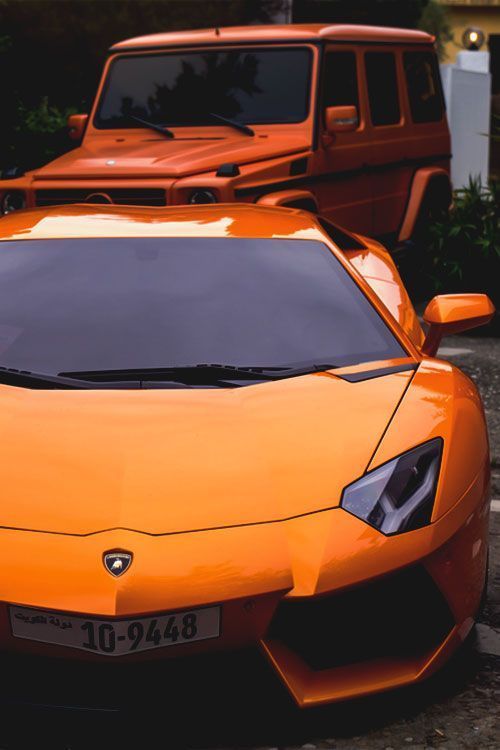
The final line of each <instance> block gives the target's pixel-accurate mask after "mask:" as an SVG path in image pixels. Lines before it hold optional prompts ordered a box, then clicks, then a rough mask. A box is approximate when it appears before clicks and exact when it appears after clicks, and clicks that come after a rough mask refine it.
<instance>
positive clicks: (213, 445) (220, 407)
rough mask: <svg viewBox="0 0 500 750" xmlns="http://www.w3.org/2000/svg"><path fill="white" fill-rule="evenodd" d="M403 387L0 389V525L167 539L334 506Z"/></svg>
mask: <svg viewBox="0 0 500 750" xmlns="http://www.w3.org/2000/svg"><path fill="white" fill-rule="evenodd" d="M412 375H413V373H412V372H400V373H397V374H392V375H386V376H383V377H379V378H375V379H372V380H369V381H365V382H358V383H349V382H347V381H343V380H341V379H340V378H338V377H335V376H333V375H330V374H327V373H320V374H314V375H306V376H303V377H296V378H290V379H287V380H283V381H275V382H271V383H263V384H258V385H253V386H248V387H242V388H235V389H220V390H215V389H188V390H184V389H179V390H177V389H176V390H144V391H120V390H117V391H106V390H100V391H99V390H96V391H36V390H28V389H23V388H13V387H9V386H0V402H1V408H0V440H1V442H2V461H1V464H0V483H1V486H2V491H3V501H2V504H1V506H0V526H1V527H4V528H5V527H7V528H17V529H30V530H33V531H52V532H56V533H64V534H77V535H81V534H91V533H94V532H98V531H102V530H105V529H114V528H122V529H131V530H135V531H141V532H144V533H150V534H168V533H172V532H182V531H190V530H196V529H209V528H220V527H227V526H238V525H244V524H252V523H261V522H265V521H275V520H279V519H284V518H289V517H291V516H297V515H301V514H304V513H310V512H313V511H317V510H321V509H325V508H330V507H335V506H337V505H338V504H339V501H340V497H341V493H342V489H343V488H344V487H345V485H347V484H349V483H350V482H352V481H353V480H355V479H356V478H357V477H358V476H360V475H362V474H363V473H364V472H365V470H366V467H367V466H368V464H369V462H370V459H371V457H372V455H373V452H374V449H375V448H376V446H377V444H378V442H379V440H380V438H381V436H382V434H383V432H384V430H385V427H386V425H387V423H388V421H389V420H390V418H391V417H392V415H393V413H394V411H395V409H396V408H397V405H398V403H399V401H400V399H401V398H402V396H403V394H404V392H405V389H406V387H407V385H408V383H409V382H410V380H411V377H412Z"/></svg>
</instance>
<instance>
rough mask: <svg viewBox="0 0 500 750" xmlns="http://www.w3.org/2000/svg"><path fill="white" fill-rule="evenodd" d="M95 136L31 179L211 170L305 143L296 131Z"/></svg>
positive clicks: (130, 176) (299, 148)
mask: <svg viewBox="0 0 500 750" xmlns="http://www.w3.org/2000/svg"><path fill="white" fill-rule="evenodd" d="M122 140H123V142H118V141H117V139H116V138H113V139H111V138H109V137H108V136H106V137H96V138H93V139H89V140H88V143H84V144H83V145H82V146H80V147H79V148H76V149H74V150H73V151H69V152H68V153H67V154H64V155H63V156H61V157H59V158H58V159H56V160H55V161H53V162H51V163H50V164H47V165H46V166H44V167H41V168H40V169H38V170H36V171H35V172H34V174H33V177H34V179H35V180H42V179H43V180H59V179H72V180H78V179H82V180H83V179H100V180H111V179H116V178H118V179H120V178H122V179H123V178H127V179H136V178H137V179H139V178H155V179H156V178H161V177H182V176H185V175H191V174H197V173H200V172H210V171H213V170H216V169H218V167H220V165H221V164H224V163H227V162H236V163H237V164H240V165H241V164H247V163H250V162H255V161H260V160H262V159H272V158H275V157H278V156H282V155H286V154H294V153H300V152H302V151H305V150H307V149H308V148H309V146H310V143H309V141H308V139H307V138H306V137H305V136H304V135H301V134H294V133H282V132H280V133H279V134H278V133H277V134H275V135H265V134H264V135H259V136H256V137H254V138H250V137H249V136H247V135H242V134H239V133H235V134H234V135H233V134H232V133H231V134H230V135H229V136H227V137H218V138H208V137H207V138H199V137H197V138H181V137H178V138H175V139H167V138H164V137H163V136H160V137H156V136H155V135H154V133H152V134H151V136H146V137H144V138H141V139H140V140H139V139H132V138H131V139H122Z"/></svg>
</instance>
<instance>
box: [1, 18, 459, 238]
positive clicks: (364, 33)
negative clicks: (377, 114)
mask: <svg viewBox="0 0 500 750" xmlns="http://www.w3.org/2000/svg"><path fill="white" fill-rule="evenodd" d="M242 45H249V46H250V47H251V48H252V49H255V48H258V49H269V48H270V47H277V46H279V47H280V48H283V46H284V45H286V47H287V48H297V47H300V48H305V49H308V50H309V52H310V55H311V60H312V66H311V77H310V86H309V96H308V106H307V114H306V116H305V118H304V120H303V121H302V122H296V123H269V124H265V123H264V124H263V123H260V124H259V123H257V124H252V123H251V124H252V127H253V129H254V131H255V137H253V138H250V137H248V135H245V134H242V133H241V132H240V133H239V132H237V131H235V130H232V129H231V128H228V127H227V126H224V125H218V124H216V125H210V126H203V127H199V126H182V127H172V131H173V132H174V134H175V136H176V137H175V138H174V139H171V140H168V141H166V140H165V138H164V137H163V136H162V135H160V134H155V133H153V132H151V130H148V129H144V128H143V127H140V126H134V127H130V128H125V129H124V128H121V129H100V128H98V127H96V125H95V113H96V111H97V106H98V103H99V101H100V97H101V94H102V93H103V91H104V90H105V87H106V85H107V77H108V73H109V71H110V69H111V66H112V65H113V64H114V62H115V61H116V60H117V59H119V58H123V57H127V56H128V57H130V56H133V55H137V54H141V55H155V54H158V53H159V52H165V53H168V52H175V51H179V50H187V51H189V52H193V51H203V50H214V49H217V48H220V49H222V50H232V49H241V48H242ZM412 50H413V51H415V50H423V51H427V52H430V53H431V54H434V37H432V36H430V35H428V34H426V33H424V32H422V31H412V30H407V29H393V28H383V27H369V26H354V25H342V24H339V25H325V24H309V25H300V24H298V25H293V24H292V25H283V26H281V25H273V26H249V27H234V28H220V29H217V30H215V29H205V30H195V31H186V32H177V31H176V32H170V33H161V34H152V35H149V36H146V37H138V38H136V39H129V40H125V41H123V42H120V43H118V44H115V45H114V46H113V47H112V48H111V50H110V54H109V58H108V60H107V62H106V64H105V67H104V71H103V75H102V80H101V83H100V85H99V87H98V90H97V92H96V99H95V102H94V105H93V107H92V109H91V112H90V114H89V115H88V116H87V115H72V116H71V118H70V120H69V123H68V124H69V131H70V136H71V137H72V138H75V139H76V138H77V137H82V139H83V140H82V142H81V144H80V145H79V147H78V148H76V149H74V150H72V151H69V152H68V153H66V154H64V155H63V156H61V157H59V158H58V159H56V160H55V161H53V162H51V163H49V164H47V165H45V166H43V167H41V168H39V169H36V170H34V171H31V172H28V173H27V174H25V175H24V176H22V177H19V178H16V179H13V180H2V181H0V202H1V200H2V198H3V196H5V195H6V193H7V192H9V191H12V190H19V191H22V193H23V194H24V195H25V197H26V201H27V207H28V208H33V207H35V206H36V205H46V201H47V200H48V201H49V202H50V201H52V202H55V201H56V200H60V201H61V202H63V203H66V202H77V201H78V200H90V201H91V200H92V199H91V198H90V196H92V195H94V194H95V193H98V194H100V195H101V196H102V195H105V196H108V198H109V200H110V202H113V201H114V200H115V199H116V200H118V198H114V197H113V191H114V190H116V189H122V190H126V191H128V195H129V196H131V197H130V198H129V200H130V201H131V202H132V203H137V202H139V203H140V202H141V200H142V199H141V197H140V191H141V190H142V189H157V190H159V191H160V195H161V196H163V197H161V198H160V199H159V200H164V201H165V204H167V205H169V206H170V205H182V204H188V203H189V202H190V200H191V198H192V196H193V193H194V192H195V191H196V190H197V189H200V188H203V189H209V190H211V191H212V192H213V193H214V195H215V197H216V199H217V201H219V202H226V203H227V202H234V201H239V202H245V203H254V202H258V201H259V200H260V199H262V197H263V196H265V197H266V198H269V199H270V200H271V201H272V200H273V196H278V197H275V200H274V203H275V205H276V204H281V205H283V203H284V196H283V191H290V192H291V193H293V191H295V190H297V189H299V190H304V191H307V193H308V194H310V195H312V196H313V197H314V201H315V203H316V204H317V206H318V209H319V212H320V213H321V214H323V215H325V216H327V217H328V218H330V219H331V220H333V221H336V222H338V223H339V224H341V225H342V226H345V227H348V228H349V229H351V230H352V231H357V232H362V233H363V234H368V235H370V236H379V235H380V236H382V235H384V236H388V235H392V236H393V237H394V238H395V239H397V240H399V241H402V240H404V239H409V238H410V237H411V234H412V232H413V228H414V226H415V222H416V218H417V217H418V215H419V211H420V209H421V206H422V205H423V201H424V199H425V195H426V191H427V188H428V186H429V184H430V182H431V181H432V179H433V178H434V177H440V178H441V179H442V180H443V179H444V183H442V184H443V185H444V187H443V189H445V191H446V185H448V191H449V161H450V136H449V130H448V125H447V121H446V116H445V114H444V113H443V115H442V117H441V119H440V120H439V121H437V122H428V123H415V122H413V120H412V115H411V111H410V106H409V99H408V91H407V88H406V83H405V72H404V64H403V54H404V53H405V52H408V51H412ZM373 51H379V52H393V53H394V55H395V59H396V68H397V77H398V83H397V90H398V96H399V100H400V109H401V119H400V121H399V122H398V123H395V124H393V125H389V126H383V127H377V126H374V125H373V124H372V122H371V115H370V111H371V108H370V101H369V97H368V91H367V83H366V63H365V55H366V54H367V53H369V52H373ZM336 52H344V53H346V52H347V53H352V55H353V56H354V57H355V59H356V65H357V70H358V80H357V83H358V89H359V91H358V94H359V95H358V106H357V107H354V105H351V106H350V107H347V110H348V118H347V119H349V118H351V119H352V117H353V109H354V110H355V112H354V115H355V120H356V122H357V126H355V127H354V128H353V127H352V126H350V125H349V126H345V127H344V126H341V130H340V132H339V128H338V127H334V130H335V131H337V132H333V131H332V132H330V131H331V129H330V131H329V126H328V123H327V120H328V114H327V110H328V109H329V107H328V106H327V102H326V100H325V101H324V99H325V97H326V91H324V90H323V88H324V87H323V86H322V83H321V81H322V78H323V72H322V59H323V58H326V57H327V56H328V55H330V54H333V53H336ZM336 109H339V108H338V107H337V108H336ZM340 109H341V110H342V109H344V110H345V109H346V108H345V107H344V108H342V107H341V108H340ZM347 110H346V111H347ZM222 164H234V165H236V166H237V167H238V170H237V172H235V174H234V175H233V176H222V175H219V174H218V169H219V167H220V166H221V165H222ZM51 190H52V191H53V190H56V191H57V192H58V195H59V198H51V197H50V194H48V193H47V191H51ZM72 191H73V192H72ZM74 191H77V194H75V192H74ZM138 191H139V192H138ZM278 194H279V195H278ZM47 196H48V197H47ZM295 200H296V198H295V197H294V195H293V194H292V195H291V196H289V205H293V203H294V201H295ZM307 207H308V209H309V206H307Z"/></svg>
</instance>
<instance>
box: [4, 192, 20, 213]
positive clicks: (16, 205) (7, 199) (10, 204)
mask: <svg viewBox="0 0 500 750" xmlns="http://www.w3.org/2000/svg"><path fill="white" fill-rule="evenodd" d="M1 208H2V213H3V214H10V213H12V211H19V209H20V208H26V196H25V194H24V193H23V192H21V190H11V191H10V192H8V193H5V195H4V196H3V198H2V202H1Z"/></svg>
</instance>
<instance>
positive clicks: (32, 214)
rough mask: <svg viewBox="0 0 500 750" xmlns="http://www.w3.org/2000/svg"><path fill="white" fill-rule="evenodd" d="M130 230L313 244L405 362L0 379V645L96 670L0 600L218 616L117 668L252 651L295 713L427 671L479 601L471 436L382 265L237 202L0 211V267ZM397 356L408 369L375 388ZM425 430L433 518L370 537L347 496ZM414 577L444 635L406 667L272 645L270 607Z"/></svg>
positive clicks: (479, 520)
mask: <svg viewBox="0 0 500 750" xmlns="http://www.w3.org/2000/svg"><path fill="white" fill-rule="evenodd" d="M130 236H133V237H151V236H155V237H162V236H164V237H172V236H183V237H186V236H196V237H221V238H223V237H263V238H265V237H286V238H289V239H303V238H307V239H314V240H318V241H321V242H323V243H325V244H326V245H327V246H328V247H329V249H330V251H331V252H332V253H333V254H334V255H335V257H336V258H337V259H338V262H339V263H341V264H342V265H343V266H344V267H345V268H346V270H347V271H348V273H350V275H351V276H352V277H353V279H354V280H355V281H356V283H357V284H358V285H359V287H360V288H361V290H362V291H363V293H364V294H365V295H366V296H367V297H368V298H369V300H370V301H371V303H372V304H373V305H374V307H375V308H376V309H377V310H378V312H379V314H380V315H381V316H382V317H383V318H384V320H385V321H386V323H387V325H388V326H389V328H390V329H391V330H392V331H393V333H394V335H395V336H396V337H397V338H398V339H399V340H400V342H401V344H402V346H403V348H404V349H405V350H406V352H407V356H406V357H403V358H401V359H399V360H389V361H381V362H370V363H369V366H368V369H369V370H370V372H371V373H372V375H373V371H375V373H376V371H377V370H380V375H379V376H378V377H372V379H368V380H364V381H360V382H348V381H345V380H343V379H342V376H343V375H346V374H353V373H356V372H357V373H359V372H362V371H366V370H367V364H366V363H362V362H360V363H358V364H357V365H353V366H352V367H346V368H342V369H338V370H332V371H329V372H324V373H315V374H310V375H304V376H299V377H295V378H289V379H286V380H280V381H275V382H269V383H260V384H256V385H252V386H248V387H244V388H239V389H232V390H229V389H214V390H196V389H191V390H186V391H184V390H154V391H147V390H144V391H141V390H130V391H126V390H116V391H113V390H109V391H108V390H106V391H103V390H101V391H99V390H88V391H87V390H85V391H57V390H52V391H43V390H40V391H35V390H28V389H24V388H17V387H12V386H6V385H0V435H1V436H2V437H3V440H2V446H3V449H2V451H3V452H2V455H3V461H2V465H1V467H0V477H1V480H2V487H3V492H4V497H5V498H7V499H8V500H6V501H4V502H3V503H2V507H1V509H0V570H2V575H1V576H0V602H1V604H0V643H1V646H2V648H4V649H7V650H10V651H14V652H20V653H28V654H46V655H49V656H50V655H52V656H59V657H64V658H66V659H75V660H77V659H87V660H91V661H99V660H101V661H102V659H103V658H105V657H103V656H98V655H92V654H87V653H84V652H81V651H76V650H73V649H70V648H67V647H66V648H65V647H56V646H50V645H46V644H41V643H35V642H30V641H27V640H20V639H17V638H14V637H13V636H12V634H11V631H10V627H9V623H8V605H9V604H18V605H24V606H32V607H36V608H44V609H49V610H55V611H58V612H64V613H73V614H76V615H78V614H79V615H82V616H100V617H105V618H107V619H109V620H110V621H112V620H113V618H119V617H127V616H130V617H134V616H137V615H145V614H155V613H160V612H168V611H175V610H178V609H186V608H191V607H195V606H203V605H208V604H215V603H216V604H221V605H222V608H223V622H224V628H223V632H222V635H221V637H220V638H218V639H214V640H210V641H206V642H200V643H193V644H184V645H181V646H178V647H173V648H167V649H160V650H157V651H152V652H146V653H145V654H132V655H128V656H123V657H116V659H118V660H119V661H121V662H123V663H128V662H134V661H138V660H142V659H158V658H160V657H161V658H165V659H170V658H181V657H183V656H185V655H196V654H201V653H207V652H210V651H214V652H216V651H220V650H229V651H231V650H232V649H235V648H239V647H241V646H250V645H259V646H260V648H261V649H262V651H263V653H264V654H265V655H266V657H267V658H268V659H269V661H270V663H271V664H272V665H273V667H274V668H275V669H276V671H277V673H278V674H279V675H280V676H281V678H282V680H283V682H284V683H285V684H286V686H287V687H288V689H289V690H290V692H291V694H292V695H293V697H294V698H295V700H296V702H297V703H298V705H300V706H304V707H305V706H313V705H318V704H322V703H327V702H330V701H333V700H342V699H347V698H351V697H354V696H360V695H365V694H369V693H373V692H378V691H381V690H388V689H391V688H395V687H398V686H400V685H404V684H408V683H412V682H416V681H419V680H421V679H423V678H425V677H427V676H428V675H430V674H431V673H432V672H433V671H434V670H435V669H437V668H438V667H439V666H440V665H441V664H443V663H444V661H445V660H446V659H447V658H448V657H449V656H450V655H451V654H452V653H453V651H454V650H455V649H456V648H458V646H459V645H460V644H461V643H462V642H463V640H464V639H465V638H466V636H467V634H468V632H469V631H470V629H471V627H472V625H473V622H474V617H475V614H476V611H477V608H478V606H479V601H480V597H481V592H482V587H483V583H484V575H485V569H486V554H487V544H488V513H489V450H488V438H487V431H486V424H485V419H484V414H483V409H482V405H481V401H480V398H479V395H478V393H477V391H476V388H475V386H474V384H473V383H472V382H471V381H470V380H469V379H468V378H467V377H466V376H465V375H464V374H463V373H461V372H460V371H459V370H457V369H456V368H455V367H453V366H452V365H450V364H448V363H446V362H443V361H440V360H437V359H432V358H428V357H424V356H423V354H422V351H421V347H422V343H423V334H422V331H421V329H420V328H419V325H418V320H417V318H416V315H415V312H414V310H413V308H412V307H411V303H410V301H409V299H408V297H407V295H406V292H405V290H404V288H403V286H402V283H401V280H400V278H399V275H398V273H397V271H396V269H395V267H394V264H393V262H392V260H391V259H390V257H389V255H388V253H387V252H386V251H385V250H384V248H383V247H382V246H380V245H379V244H378V243H375V242H374V241H371V240H366V239H364V238H361V237H358V240H359V241H360V242H362V243H363V245H364V249H359V250H351V251H346V252H344V251H342V250H340V249H339V248H338V247H337V246H336V245H335V243H333V242H332V240H331V239H330V238H329V237H328V236H327V235H326V234H325V231H324V230H323V228H322V227H321V225H320V224H319V222H318V221H317V220H316V218H315V217H314V216H312V215H311V214H308V213H307V212H303V211H298V210H292V209H283V208H275V207H251V206H245V205H231V206H229V205H225V206H222V205H221V206H209V207H193V208H189V209H187V208H182V207H179V208H171V209H144V208H118V207H97V206H95V207H91V206H68V207H64V208H53V209H44V210H36V211H25V212H19V213H13V214H11V215H9V216H7V217H5V218H3V219H1V220H0V253H1V252H2V242H5V241H8V240H10V239H21V240H23V241H36V240H37V239H41V238H45V239H47V238H54V239H57V238H62V237H130ZM436 304H438V303H436ZM404 364H406V365H408V364H410V365H412V366H413V367H414V368H415V369H411V370H406V371H402V372H393V373H389V374H384V372H385V370H386V368H387V367H390V366H394V365H404ZM132 435H133V438H134V439H133V441H132V440H131V436H132ZM434 437H440V438H442V439H443V441H444V449H443V456H442V464H441V471H440V479H439V483H438V487H437V494H436V498H435V503H434V512H433V516H432V521H431V523H430V524H428V525H427V526H425V527H423V528H420V529H418V530H416V531H411V532H407V533H403V534H397V535H395V536H385V535H384V534H382V533H380V532H378V531H377V530H375V529H374V528H372V527H371V526H368V525H367V524H365V523H364V522H363V521H361V520H359V519H358V518H355V517H354V516H353V515H351V514H349V513H347V512H346V511H345V510H343V508H342V507H341V506H340V502H341V496H342V491H343V488H344V487H345V486H346V485H348V484H350V483H352V482H353V481H355V480H356V479H358V478H360V477H361V476H363V475H364V474H365V473H366V472H367V471H370V470H372V469H374V468H376V467H378V466H381V465H382V464H384V463H385V462H386V461H389V460H391V459H393V458H394V457H396V456H398V455H400V454H401V453H404V452H405V451H407V450H409V449H411V448H413V447H415V446H417V445H419V444H421V443H423V442H426V441H428V440H429V439H431V438H434ZM109 549H126V550H132V551H133V555H134V561H133V564H132V566H131V567H130V569H129V570H128V571H127V572H126V573H125V574H124V575H123V576H121V577H119V578H113V577H112V576H110V575H109V574H108V573H107V571H106V570H105V568H104V566H103V564H102V555H103V552H104V551H106V550H109ZM32 559H36V560H37V565H36V566H32V565H31V560H32ZM414 566H418V567H419V568H421V569H422V570H424V571H426V575H427V574H428V575H429V576H430V578H431V579H432V581H434V583H435V584H436V585H437V587H438V589H439V591H440V595H441V596H442V597H443V598H444V600H445V601H446V604H447V606H448V607H449V610H450V612H451V613H452V617H453V624H452V627H450V629H449V632H447V634H446V635H445V636H444V637H443V638H442V639H441V640H440V641H439V643H436V644H434V645H432V647H428V648H427V649H426V650H425V651H424V652H422V653H418V654H417V653H416V654H414V655H411V654H410V655H407V656H405V657H402V656H399V657H397V656H395V657H394V658H378V659H376V658H374V659H370V658H368V659H362V660H360V661H358V662H357V663H356V664H348V665H339V666H335V667H331V666H330V667H328V668H326V669H320V670H317V669H313V668H312V667H311V666H310V665H308V664H306V662H305V661H304V659H303V658H302V657H301V656H300V655H299V654H298V653H296V652H294V651H293V650H291V649H290V648H289V647H288V646H287V645H286V644H285V643H284V642H282V640H280V638H279V637H276V635H275V634H273V632H272V628H271V624H272V622H273V619H274V616H275V612H276V609H277V607H278V605H279V603H280V602H283V601H288V602H300V601H306V600H311V601H316V600H317V599H318V598H320V597H325V596H331V595H332V594H336V593H337V592H342V591H348V590H356V588H357V587H359V586H360V585H362V584H366V583H367V582H370V581H377V580H383V579H384V577H390V576H391V575H392V574H394V573H395V572H397V571H405V570H407V569H410V568H412V567H414ZM429 616H430V617H431V616H432V613H429ZM367 627H369V618H367Z"/></svg>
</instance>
